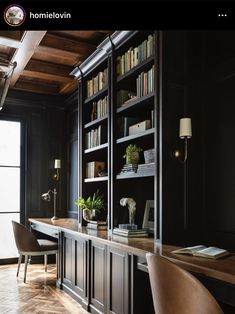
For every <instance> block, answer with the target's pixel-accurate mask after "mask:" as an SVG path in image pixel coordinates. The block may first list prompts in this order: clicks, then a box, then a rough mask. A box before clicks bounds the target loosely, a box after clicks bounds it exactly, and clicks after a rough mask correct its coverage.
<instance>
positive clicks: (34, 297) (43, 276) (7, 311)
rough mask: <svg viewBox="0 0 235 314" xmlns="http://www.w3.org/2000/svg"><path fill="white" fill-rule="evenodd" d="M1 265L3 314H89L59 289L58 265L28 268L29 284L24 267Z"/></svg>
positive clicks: (0, 294) (0, 290) (1, 311)
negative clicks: (57, 280)
mask: <svg viewBox="0 0 235 314" xmlns="http://www.w3.org/2000/svg"><path fill="white" fill-rule="evenodd" d="M16 268H17V265H15V264H13V265H4V266H2V265H1V266H0V314H29V313H30V314H52V313H53V314H59V313H61V314H88V313H87V312H86V311H85V310H84V309H83V308H82V307H81V306H80V305H79V304H78V303H77V302H76V301H74V300H73V299H72V298H71V297H70V296H68V295H67V294H65V293H64V292H63V291H62V290H60V289H58V288H56V269H55V265H48V272H47V273H45V272H44V267H43V265H36V264H33V265H29V266H28V271H27V281H26V283H25V284H24V282H23V269H24V265H23V264H22V265H21V270H20V274H19V277H18V278H17V277H16Z"/></svg>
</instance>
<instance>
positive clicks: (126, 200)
mask: <svg viewBox="0 0 235 314" xmlns="http://www.w3.org/2000/svg"><path fill="white" fill-rule="evenodd" d="M120 205H121V206H128V210H129V228H128V229H136V225H135V212H136V202H135V200H134V199H133V198H130V197H123V198H121V199H120ZM125 229H127V225H126V228H125Z"/></svg>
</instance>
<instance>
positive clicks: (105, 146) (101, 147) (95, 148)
mask: <svg viewBox="0 0 235 314" xmlns="http://www.w3.org/2000/svg"><path fill="white" fill-rule="evenodd" d="M107 147H108V143H104V144H102V145H99V146H95V147H92V148H88V149H85V151H84V153H85V154H89V153H92V152H94V151H97V150H101V149H105V148H107Z"/></svg>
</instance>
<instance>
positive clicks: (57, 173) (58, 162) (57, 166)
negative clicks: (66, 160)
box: [53, 159, 61, 181]
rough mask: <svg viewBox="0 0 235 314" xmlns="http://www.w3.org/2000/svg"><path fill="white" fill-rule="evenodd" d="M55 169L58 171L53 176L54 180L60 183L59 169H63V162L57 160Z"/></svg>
mask: <svg viewBox="0 0 235 314" xmlns="http://www.w3.org/2000/svg"><path fill="white" fill-rule="evenodd" d="M54 168H55V169H56V173H55V174H54V176H53V179H54V180H56V181H59V178H60V175H59V169H60V168H61V161H60V159H55V166H54Z"/></svg>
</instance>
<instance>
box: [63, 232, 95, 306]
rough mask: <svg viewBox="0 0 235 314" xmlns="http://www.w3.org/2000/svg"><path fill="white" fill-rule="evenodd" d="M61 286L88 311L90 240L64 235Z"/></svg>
mask: <svg viewBox="0 0 235 314" xmlns="http://www.w3.org/2000/svg"><path fill="white" fill-rule="evenodd" d="M61 242H62V245H61V246H62V267H61V273H62V275H61V286H62V289H63V290H65V291H66V292H68V293H69V294H70V295H71V296H72V297H73V298H74V299H76V300H77V301H79V303H80V304H82V305H83V307H84V308H85V309H86V310H87V309H88V291H89V286H88V283H89V280H88V267H89V263H88V254H89V251H88V240H86V239H85V238H83V237H79V236H75V235H73V234H70V233H65V232H63V233H62V239H61Z"/></svg>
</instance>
